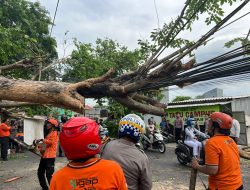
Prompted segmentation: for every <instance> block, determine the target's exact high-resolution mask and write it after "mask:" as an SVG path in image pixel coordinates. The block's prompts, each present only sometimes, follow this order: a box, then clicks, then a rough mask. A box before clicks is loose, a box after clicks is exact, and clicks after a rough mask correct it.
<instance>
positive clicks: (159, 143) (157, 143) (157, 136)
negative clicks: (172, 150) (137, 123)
mask: <svg viewBox="0 0 250 190" xmlns="http://www.w3.org/2000/svg"><path fill="white" fill-rule="evenodd" d="M153 136H154V138H153V143H151V141H150V139H149V137H147V136H146V135H143V137H142V140H141V143H142V147H143V149H144V150H147V149H148V148H149V147H151V145H152V148H153V149H157V150H159V152H160V153H164V152H165V151H166V147H165V144H164V141H163V136H162V134H161V133H160V132H159V131H156V132H154V134H153Z"/></svg>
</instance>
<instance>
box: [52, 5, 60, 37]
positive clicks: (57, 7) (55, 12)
mask: <svg viewBox="0 0 250 190" xmlns="http://www.w3.org/2000/svg"><path fill="white" fill-rule="evenodd" d="M59 1H60V0H57V4H56V10H55V13H54V18H53V22H52V26H51V29H50V34H49V36H51V34H52V30H53V27H54V23H55V19H56V13H57V8H58V5H59Z"/></svg>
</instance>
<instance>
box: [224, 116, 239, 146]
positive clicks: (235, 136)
mask: <svg viewBox="0 0 250 190" xmlns="http://www.w3.org/2000/svg"><path fill="white" fill-rule="evenodd" d="M226 114H228V115H230V116H231V117H232V118H233V124H232V128H231V130H230V137H231V138H232V139H233V140H234V141H235V143H236V144H238V143H239V140H240V123H239V121H238V120H237V119H235V118H234V117H233V114H232V113H231V112H228V113H226Z"/></svg>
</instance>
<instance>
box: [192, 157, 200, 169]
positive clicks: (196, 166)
mask: <svg viewBox="0 0 250 190" xmlns="http://www.w3.org/2000/svg"><path fill="white" fill-rule="evenodd" d="M191 166H192V168H194V169H196V170H197V169H198V167H199V166H200V165H199V163H198V161H197V159H196V158H195V157H193V158H192V161H191Z"/></svg>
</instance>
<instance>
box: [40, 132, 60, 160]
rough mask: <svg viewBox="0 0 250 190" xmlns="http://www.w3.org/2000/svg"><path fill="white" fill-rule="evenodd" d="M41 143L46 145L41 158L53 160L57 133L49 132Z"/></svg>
mask: <svg viewBox="0 0 250 190" xmlns="http://www.w3.org/2000/svg"><path fill="white" fill-rule="evenodd" d="M43 143H44V144H46V148H45V152H44V154H43V158H55V157H56V150H57V144H58V133H57V131H51V132H50V133H49V134H48V135H47V136H46V138H45V139H44V140H43Z"/></svg>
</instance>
